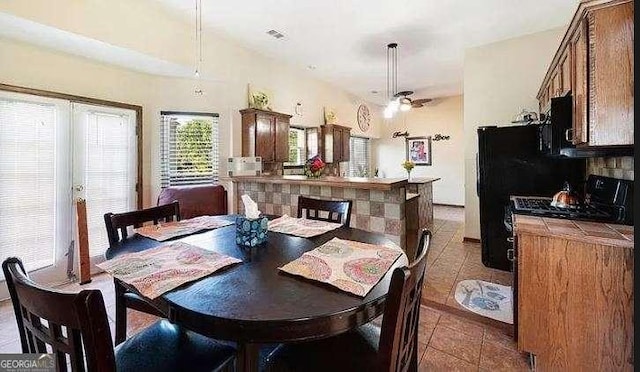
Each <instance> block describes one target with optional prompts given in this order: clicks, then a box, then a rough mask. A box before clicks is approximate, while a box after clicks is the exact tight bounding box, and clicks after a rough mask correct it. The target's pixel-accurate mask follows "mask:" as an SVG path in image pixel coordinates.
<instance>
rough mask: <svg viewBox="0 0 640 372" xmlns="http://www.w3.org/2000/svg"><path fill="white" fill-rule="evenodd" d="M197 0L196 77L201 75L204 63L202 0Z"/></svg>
mask: <svg viewBox="0 0 640 372" xmlns="http://www.w3.org/2000/svg"><path fill="white" fill-rule="evenodd" d="M195 1H196V22H195V23H196V51H197V52H196V63H195V65H196V69H195V73H194V75H195V77H197V78H199V77H200V66H201V64H202V0H195Z"/></svg>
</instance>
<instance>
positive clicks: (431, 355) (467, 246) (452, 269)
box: [0, 206, 528, 371]
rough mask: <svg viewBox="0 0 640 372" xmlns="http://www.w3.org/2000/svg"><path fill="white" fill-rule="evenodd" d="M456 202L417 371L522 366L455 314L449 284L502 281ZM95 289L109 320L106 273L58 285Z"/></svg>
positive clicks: (480, 327) (430, 278) (434, 259)
mask: <svg viewBox="0 0 640 372" xmlns="http://www.w3.org/2000/svg"><path fill="white" fill-rule="evenodd" d="M462 216H463V209H462V208H454V207H442V206H436V208H435V217H436V224H435V227H434V236H433V245H432V251H431V252H430V253H429V266H428V269H427V270H428V274H427V280H426V284H425V287H424V290H423V291H424V294H423V300H425V299H426V300H428V301H434V302H435V303H438V304H440V305H443V306H439V307H438V308H437V309H436V308H434V307H430V306H422V309H421V313H420V325H419V335H418V343H419V359H420V367H419V370H420V371H527V370H528V365H527V360H526V357H525V356H524V355H523V354H521V353H519V352H518V351H517V349H516V345H515V343H514V342H513V340H512V338H511V337H510V336H509V335H508V331H505V329H504V328H501V327H494V326H492V325H491V324H486V323H485V322H481V321H477V320H476V319H473V318H469V317H467V316H464V315H465V314H462V315H463V316H458V315H460V311H458V312H455V311H447V309H449V307H448V306H452V308H455V306H456V305H455V300H453V302H452V301H451V300H452V297H451V290H452V288H455V284H456V283H457V281H459V280H462V279H463V278H467V277H480V278H485V279H487V280H494V281H500V282H503V283H507V284H509V283H508V281H509V280H510V279H509V278H508V276H507V275H504V274H503V273H501V272H497V271H495V270H491V269H486V268H484V266H482V264H481V263H480V255H479V249H480V248H479V246H478V244H475V243H463V242H462V227H463V225H462ZM85 288H87V289H88V288H91V289H94V288H95V289H100V290H101V291H102V293H103V295H104V297H105V304H107V315H108V317H109V323H110V324H111V328H112V334H113V325H114V311H113V310H114V305H113V295H114V289H113V283H112V281H111V278H110V277H109V276H108V275H104V274H103V275H98V276H96V277H94V278H93V281H92V282H91V283H89V284H87V285H83V286H80V285H78V284H76V283H73V284H69V285H66V286H64V287H63V288H62V289H64V290H71V291H77V290H81V289H85ZM128 319H129V322H128V335H129V336H131V335H133V334H135V333H136V332H138V331H139V330H141V329H143V328H144V327H146V326H147V325H148V324H150V323H151V322H153V321H154V317H153V316H149V315H146V314H142V313H139V312H136V311H132V310H131V311H130V313H129V317H128ZM19 352H20V341H19V338H18V331H17V327H16V324H15V319H14V315H13V308H12V307H11V303H10V302H9V301H2V302H0V353H19Z"/></svg>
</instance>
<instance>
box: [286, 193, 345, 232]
mask: <svg viewBox="0 0 640 372" xmlns="http://www.w3.org/2000/svg"><path fill="white" fill-rule="evenodd" d="M352 205H353V202H352V201H351V200H322V199H312V198H307V197H304V196H300V197H298V218H302V217H303V213H302V211H303V210H305V211H306V212H305V214H304V218H307V219H310V220H318V221H327V222H335V223H340V224H342V225H345V226H349V222H351V206H352ZM323 215H326V217H324V216H323Z"/></svg>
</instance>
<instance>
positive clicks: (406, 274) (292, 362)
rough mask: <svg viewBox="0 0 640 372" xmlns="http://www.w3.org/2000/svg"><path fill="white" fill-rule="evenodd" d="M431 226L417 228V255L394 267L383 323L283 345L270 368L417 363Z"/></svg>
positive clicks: (411, 367) (376, 367)
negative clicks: (404, 264)
mask: <svg viewBox="0 0 640 372" xmlns="http://www.w3.org/2000/svg"><path fill="white" fill-rule="evenodd" d="M430 242H431V232H430V231H428V230H423V231H422V232H421V234H420V241H419V243H418V248H417V251H418V252H419V253H418V255H417V258H416V259H415V260H414V261H413V262H412V263H411V264H409V265H408V266H405V267H399V268H396V269H395V270H394V271H393V274H392V277H391V283H390V285H389V293H388V295H387V299H386V301H385V308H384V313H383V316H382V326H381V327H378V326H376V325H374V324H372V323H367V324H365V325H364V326H361V327H359V328H358V329H356V330H354V331H349V332H346V333H343V334H341V335H338V336H334V337H329V338H325V339H322V340H318V341H310V342H303V343H295V344H288V345H284V346H282V347H281V348H280V350H279V351H278V352H277V353H276V354H274V355H273V356H272V357H271V359H270V362H269V363H270V364H269V366H268V370H269V371H311V372H313V371H331V372H338V371H386V372H390V371H394V372H406V371H411V372H414V371H417V369H418V321H419V317H420V297H421V294H422V284H423V283H424V277H425V271H426V265H427V254H428V253H429V245H430Z"/></svg>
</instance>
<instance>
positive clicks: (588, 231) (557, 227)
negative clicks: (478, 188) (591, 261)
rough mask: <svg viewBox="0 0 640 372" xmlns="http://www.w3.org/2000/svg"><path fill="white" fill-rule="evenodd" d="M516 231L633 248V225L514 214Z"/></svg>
mask: <svg viewBox="0 0 640 372" xmlns="http://www.w3.org/2000/svg"><path fill="white" fill-rule="evenodd" d="M514 216H515V224H514V229H515V232H516V233H531V234H536V235H542V236H549V237H559V238H564V239H568V240H576V241H580V242H584V243H589V244H603V245H613V246H618V247H623V248H631V249H633V226H627V225H614V224H608V223H600V222H589V221H575V220H565V219H559V218H545V217H534V216H524V215H514Z"/></svg>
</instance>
